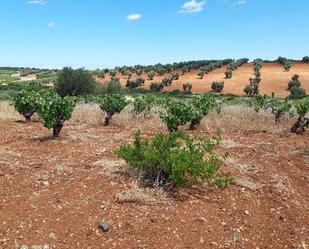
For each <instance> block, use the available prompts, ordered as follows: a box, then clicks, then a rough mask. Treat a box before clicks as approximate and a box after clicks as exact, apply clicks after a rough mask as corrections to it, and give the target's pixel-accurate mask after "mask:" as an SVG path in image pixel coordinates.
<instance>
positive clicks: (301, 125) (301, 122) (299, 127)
mask: <svg viewBox="0 0 309 249" xmlns="http://www.w3.org/2000/svg"><path fill="white" fill-rule="evenodd" d="M308 126H309V119H308V118H305V117H304V116H299V117H298V119H297V121H296V123H295V124H294V125H293V126H292V128H291V132H292V133H295V134H299V135H302V134H303V133H304V131H305V127H308Z"/></svg>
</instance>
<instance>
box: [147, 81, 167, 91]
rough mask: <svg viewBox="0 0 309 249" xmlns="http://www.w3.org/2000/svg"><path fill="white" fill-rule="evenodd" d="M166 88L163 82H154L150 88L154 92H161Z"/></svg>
mask: <svg viewBox="0 0 309 249" xmlns="http://www.w3.org/2000/svg"><path fill="white" fill-rule="evenodd" d="M163 88H164V85H163V83H157V82H152V83H151V84H150V90H151V91H154V92H161V91H162V90H163Z"/></svg>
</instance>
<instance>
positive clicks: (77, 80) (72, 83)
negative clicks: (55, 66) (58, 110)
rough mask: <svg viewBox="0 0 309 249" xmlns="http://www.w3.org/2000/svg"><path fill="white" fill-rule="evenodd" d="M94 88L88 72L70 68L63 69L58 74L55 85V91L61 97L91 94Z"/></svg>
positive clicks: (94, 85)
mask: <svg viewBox="0 0 309 249" xmlns="http://www.w3.org/2000/svg"><path fill="white" fill-rule="evenodd" d="M95 87H96V84H95V82H94V80H93V79H92V75H91V74H90V73H89V72H88V71H86V70H84V69H77V70H74V69H72V68H71V67H65V68H63V69H62V70H61V71H60V72H59V74H58V79H57V81H56V84H55V90H56V92H57V93H58V94H59V95H60V96H61V97H64V96H78V95H87V94H91V93H93V92H94V91H95Z"/></svg>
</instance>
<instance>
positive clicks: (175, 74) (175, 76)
mask: <svg viewBox="0 0 309 249" xmlns="http://www.w3.org/2000/svg"><path fill="white" fill-rule="evenodd" d="M178 79H179V73H177V72H174V73H172V80H178Z"/></svg>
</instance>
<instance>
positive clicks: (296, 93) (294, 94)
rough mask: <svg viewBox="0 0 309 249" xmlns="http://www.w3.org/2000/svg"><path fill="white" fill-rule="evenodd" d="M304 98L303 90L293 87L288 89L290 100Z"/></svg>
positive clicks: (304, 92)
mask: <svg viewBox="0 0 309 249" xmlns="http://www.w3.org/2000/svg"><path fill="white" fill-rule="evenodd" d="M305 96H306V91H305V89H304V88H301V87H297V86H293V87H292V88H291V89H290V98H291V99H301V98H304V97H305Z"/></svg>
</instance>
